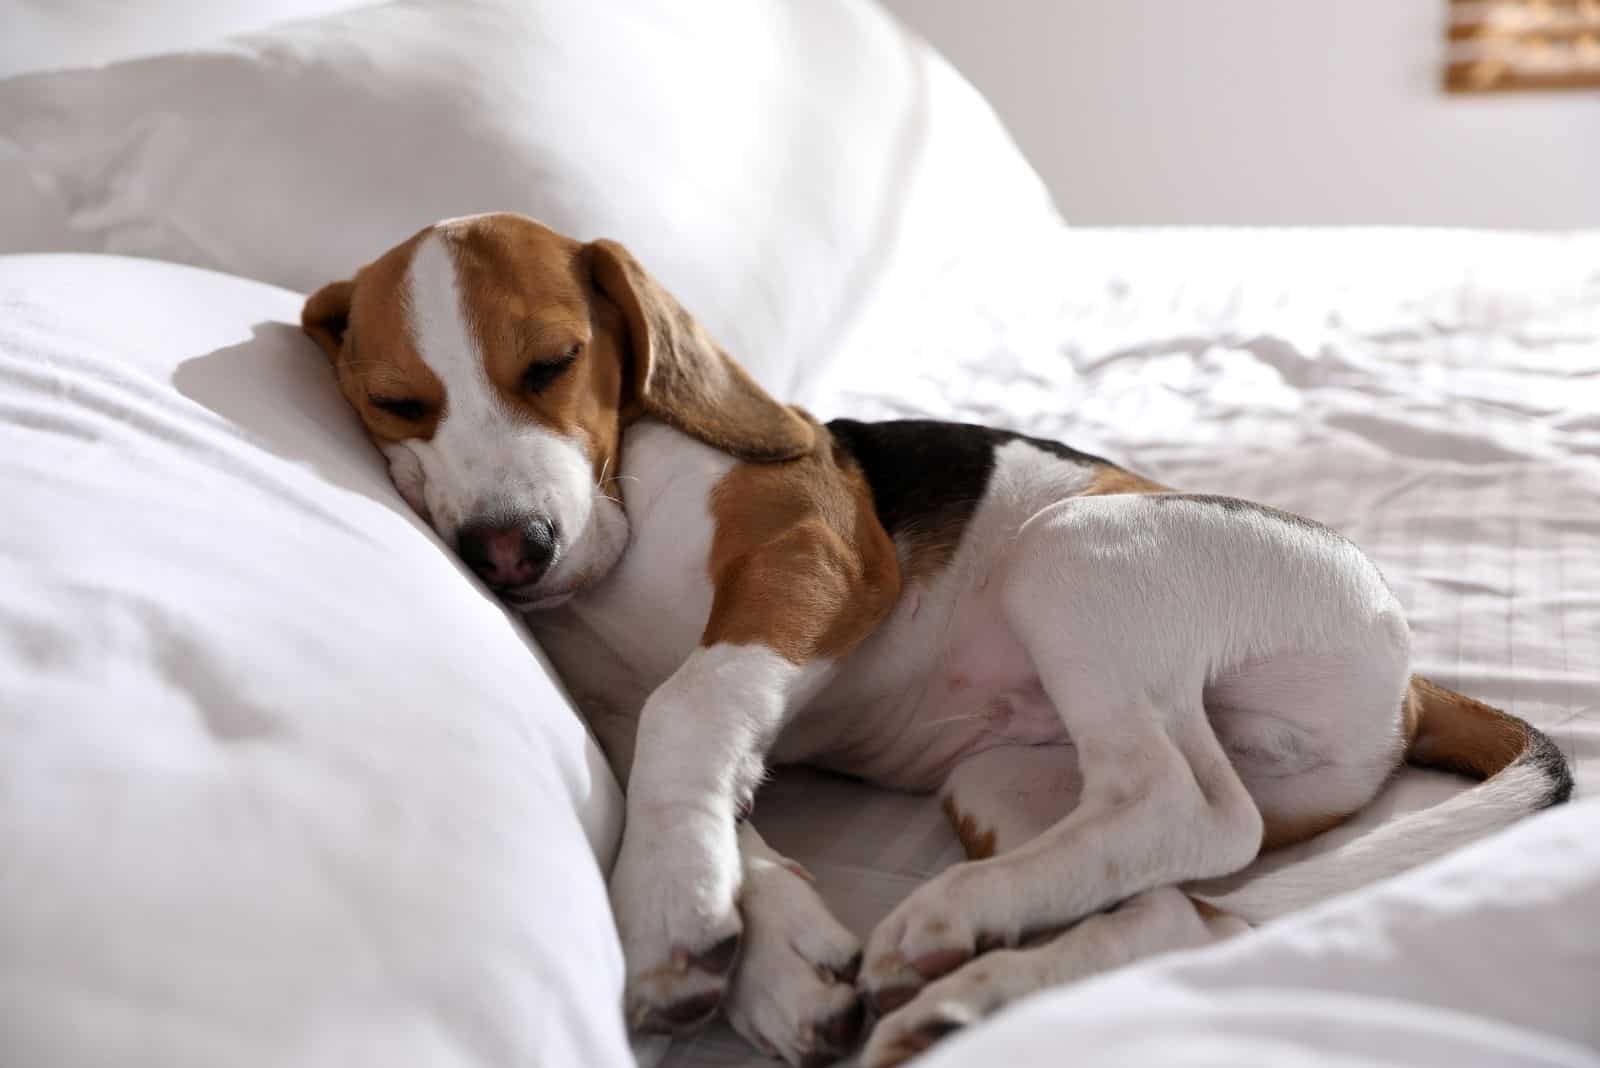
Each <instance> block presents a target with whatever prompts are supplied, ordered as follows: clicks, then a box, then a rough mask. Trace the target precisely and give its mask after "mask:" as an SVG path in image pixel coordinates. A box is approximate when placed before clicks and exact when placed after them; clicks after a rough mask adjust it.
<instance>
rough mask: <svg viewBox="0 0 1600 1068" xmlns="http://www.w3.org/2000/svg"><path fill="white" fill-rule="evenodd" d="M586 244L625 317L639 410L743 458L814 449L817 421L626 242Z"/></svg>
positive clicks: (784, 456)
mask: <svg viewBox="0 0 1600 1068" xmlns="http://www.w3.org/2000/svg"><path fill="white" fill-rule="evenodd" d="M586 251H587V253H588V255H589V260H590V264H591V270H592V271H593V273H594V280H595V284H596V285H597V286H598V287H599V289H600V292H602V293H604V294H605V295H606V296H607V297H609V298H610V299H611V301H612V302H613V303H614V304H616V306H617V308H618V309H619V310H620V311H621V312H622V318H623V320H624V321H625V322H626V323H627V327H628V347H629V349H630V350H631V352H632V355H633V368H632V370H633V399H634V403H635V405H636V406H637V408H638V409H639V410H641V411H642V412H643V413H644V414H648V415H653V416H655V417H656V418H657V419H660V420H661V421H662V422H664V423H666V424H668V425H669V426H672V427H676V428H677V429H678V430H681V431H683V432H684V433H685V434H688V435H690V436H691V437H695V438H699V439H700V440H701V441H703V442H705V443H706V444H707V445H710V446H712V447H713V448H717V449H721V450H722V451H723V452H728V453H732V454H733V455H734V456H737V457H739V458H740V459H742V460H755V461H760V462H767V461H773V460H790V459H793V458H794V457H796V456H804V455H806V454H807V453H809V452H810V451H811V449H812V447H813V446H814V445H815V443H816V435H815V433H814V431H813V430H812V424H811V423H809V422H808V421H807V420H806V419H804V418H803V417H802V416H801V415H800V414H799V413H798V412H796V411H795V410H794V409H792V408H788V407H786V406H784V405H782V404H779V403H778V402H777V401H776V400H773V399H772V397H771V396H770V395H768V394H767V392H766V391H765V390H763V389H762V388H761V387H760V386H759V385H757V384H756V381H755V379H753V378H751V377H750V376H749V375H748V374H746V373H745V371H744V368H742V367H740V366H739V365H738V364H737V363H735V362H734V361H733V359H732V358H731V357H729V356H728V354H727V353H725V352H723V351H722V349H720V348H718V347H717V344H716V342H714V341H712V340H711V336H710V335H709V334H707V333H706V331H705V328H704V327H702V326H701V325H700V324H699V323H698V322H696V321H695V320H694V317H693V316H691V315H690V314H689V313H688V312H686V311H684V310H683V307H682V306H681V305H679V304H678V302H677V301H676V300H674V299H672V296H671V295H670V294H669V293H668V292H667V291H666V290H665V289H663V288H662V287H661V286H660V285H659V284H657V282H656V280H655V279H654V278H651V277H650V275H649V273H648V272H647V271H645V269H644V268H643V267H640V266H639V263H638V261H637V260H635V259H634V258H633V256H632V255H630V254H629V252H628V250H627V249H625V248H623V247H622V246H621V245H619V244H617V243H616V242H615V241H594V242H591V243H590V244H589V245H588V246H587V249H586Z"/></svg>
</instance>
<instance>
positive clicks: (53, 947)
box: [0, 256, 628, 1068]
mask: <svg viewBox="0 0 1600 1068" xmlns="http://www.w3.org/2000/svg"><path fill="white" fill-rule="evenodd" d="M300 303H301V298H300V296H298V295H297V294H294V293H290V292H286V291H283V290H280V289H275V288H272V287H269V286H265V285H261V284H259V283H255V282H246V281H243V280H239V279H232V278H227V277H224V276H221V275H217V274H212V273H209V272H205V271H199V270H195V269H192V268H187V267H178V266H174V265H170V264H160V263H150V262H140V261H133V260H124V259H119V258H112V257H98V256H21V257H0V306H3V307H4V308H5V314H4V315H3V316H0V501H4V502H5V504H4V510H5V512H4V514H5V521H4V522H0V589H3V590H4V591H5V593H4V596H3V597H0V812H3V818H0V857H3V858H4V860H3V862H0V947H3V950H0V1035H4V1036H5V1037H4V1039H3V1040H0V1045H3V1047H4V1050H5V1052H4V1055H3V1056H0V1060H4V1061H5V1063H7V1064H16V1065H41V1066H42V1065H73V1066H75V1068H84V1066H94V1065H105V1066H108V1068H109V1066H116V1068H128V1066H130V1065H150V1066H159V1068H182V1066H189V1065H193V1066H196V1068H199V1066H206V1068H213V1066H216V1065H229V1066H230V1068H256V1066H261V1068H265V1066H269V1065H270V1066H279V1065H285V1064H295V1065H298V1066H321V1065H327V1066H329V1068H333V1066H337V1068H350V1066H362V1065H373V1066H379V1065H382V1066H388V1065H398V1064H427V1065H441V1066H468V1065H481V1066H488V1065H497V1066H498V1065H505V1064H511V1063H518V1064H525V1063H540V1064H551V1065H612V1064H620V1063H625V1062H626V1058H627V1056H628V1054H627V1046H626V1040H625V1036H624V1034H623V1024H622V1018H621V1013H620V1012H619V1011H618V1005H619V1004H620V998H621V981H622V959H621V952H620V948H619V946H618V943H617V939H616V934H615V930H614V928H613V925H612V921H611V917H610V912H609V910H608V908H607V900H606V894H605V886H604V880H603V877H602V874H601V865H602V863H608V862H609V858H610V855H611V851H612V849H613V846H614V844H615V841H616V837H617V832H618V829H619V826H620V820H621V805H620V796H619V794H618V791H617V788H616V785H615V783H614V782H613V780H612V779H611V776H610V775H609V773H608V772H607V770H606V769H605V767H604V764H603V763H602V761H601V759H600V757H599V754H598V752H597V751H596V749H595V747H594V746H593V745H592V744H591V742H590V740H589V738H588V736H587V734H586V733H585V730H584V728H583V726H582V724H581V723H580V721H579V720H578V719H577V717H576V716H575V715H574V714H573V713H572V711H571V710H570V708H569V707H568V705H567V704H566V702H565V701H564V700H563V698H562V696H561V695H560V693H559V692H558V690H557V687H556V685H555V684H554V682H553V681H552V680H551V677H550V676H549V675H548V674H547V673H546V671H545V669H544V668H543V666H542V664H541V662H540V660H539V659H538V658H537V655H536V653H535V651H534V650H533V648H532V646H531V645H530V643H529V641H528V638H527V636H526V633H525V632H524V630H523V629H522V627H521V626H520V625H519V624H518V623H516V622H515V621H513V620H512V619H510V618H509V617H508V616H507V615H506V613H505V612H504V611H502V609H501V608H500V607H499V605H498V604H497V602H495V601H493V600H492V599H491V598H490V597H489V596H488V595H487V594H486V593H484V592H482V591H481V590H480V589H479V588H478V587H477V586H476V584H475V583H474V582H473V581H472V580H471V579H469V578H467V577H466V576H465V575H464V574H463V573H462V571H461V570H460V568H459V567H458V566H457V565H456V564H455V563H453V561H452V558H451V557H450V556H449V555H448V554H447V553H445V552H443V551H442V550H441V548H440V547H439V545H438V544H437V542H436V541H435V540H434V539H433V537H432V536H431V535H430V534H429V533H428V532H427V531H426V530H425V529H424V528H423V527H422V526H421V524H419V523H418V522H417V520H416V519H414V518H413V516H412V515H411V513H410V511H409V510H408V509H407V508H406V506H405V505H404V504H403V503H402V502H401V500H400V499H399V497H398V496H397V495H396V494H395V493H394V491H393V490H392V489H391V487H390V485H389V481H388V479H387V477H386V475H385V473H384V469H383V465H382V461H381V459H380V458H379V457H378V455H377V454H376V452H375V451H374V450H373V449H372V448H371V446H370V445H369V444H368V443H367V442H366V441H365V440H364V436H363V434H362V432H361V430H360V428H359V426H358V425H357V423H356V421H355V418H354V416H353V415H352V414H351V413H350V412H349V411H348V409H347V408H346V406H345V405H344V403H343V402H342V401H341V400H340V399H339V397H338V395H337V393H336V391H335V390H334V389H333V388H332V386H331V384H330V381H329V372H328V367H327V364H326V361H325V360H324V359H323V358H322V356H321V355H320V353H318V352H317V350H316V349H315V347H314V346H312V345H311V344H310V343H309V342H308V341H306V339H305V338H304V337H302V336H301V335H300V333H299V330H298V329H297V328H296V327H295V326H293V325H291V324H292V323H294V322H295V321H297V319H298V315H299V310H300ZM597 854H598V858H597Z"/></svg>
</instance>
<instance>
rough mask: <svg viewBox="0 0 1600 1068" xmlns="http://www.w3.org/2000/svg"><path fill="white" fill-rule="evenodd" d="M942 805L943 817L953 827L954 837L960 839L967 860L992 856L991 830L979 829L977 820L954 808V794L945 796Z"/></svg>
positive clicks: (992, 837)
mask: <svg viewBox="0 0 1600 1068" xmlns="http://www.w3.org/2000/svg"><path fill="white" fill-rule="evenodd" d="M943 807H944V815H945V818H946V819H948V820H949V821H950V826H951V827H953V828H954V829H955V832H956V837H957V838H959V839H960V840H961V848H962V850H963V851H964V852H965V853H966V854H967V859H968V860H987V859H989V858H990V857H992V856H994V848H995V839H994V831H993V830H988V831H981V830H979V829H978V821H977V820H975V819H973V818H972V817H971V816H970V815H967V814H965V813H963V812H962V811H961V810H960V809H958V808H956V799H955V797H954V795H950V796H946V797H945V799H944V806H943Z"/></svg>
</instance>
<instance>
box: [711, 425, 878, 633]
mask: <svg viewBox="0 0 1600 1068" xmlns="http://www.w3.org/2000/svg"><path fill="white" fill-rule="evenodd" d="M815 432H816V434H817V435H818V436H819V437H823V438H825V437H826V433H827V432H826V431H825V430H823V429H822V428H821V427H815ZM711 513H712V517H713V519H714V520H715V530H714V532H713V534H712V539H711V556H710V561H709V565H708V570H709V572H710V576H711V582H712V586H713V588H714V591H715V592H714V594H713V597H712V603H711V618H710V620H709V621H708V622H707V624H706V629H705V633H704V634H703V635H702V637H701V644H702V645H714V644H717V643H719V642H727V643H732V644H736V645H745V644H760V645H765V646H767V647H769V648H771V649H772V650H774V651H775V652H777V653H778V654H780V655H781V656H783V657H785V658H787V659H788V660H790V661H793V662H794V663H804V662H806V661H808V660H813V659H818V658H826V657H838V656H841V655H843V654H844V653H846V652H848V651H849V650H850V649H852V648H854V647H855V646H856V644H858V643H859V642H860V641H861V640H862V639H863V638H865V637H866V636H867V635H868V634H870V633H871V632H872V630H873V629H874V628H875V627H877V625H878V624H879V623H880V622H882V620H883V618H884V617H885V616H887V615H888V614H889V610H890V609H891V608H892V607H893V605H894V602H895V600H896V598H898V597H899V596H900V568H899V564H898V563H897V561H896V559H895V552H894V543H893V542H891V541H890V540H889V535H888V534H887V533H885V532H884V529H883V527H882V525H881V524H880V523H879V522H878V517H877V515H876V513H875V512H874V511H873V507H872V493H871V491H870V490H869V489H868V487H867V484H866V481H865V479H864V478H862V476H861V472H860V471H859V470H858V469H857V468H856V467H855V466H854V465H853V464H850V463H849V461H848V457H846V456H844V455H843V454H842V453H840V452H839V451H838V450H835V449H819V450H817V451H816V452H814V453H812V454H811V455H809V456H806V457H803V458H801V459H798V460H790V461H788V462H786V463H778V464H759V465H758V464H740V465H739V466H737V467H735V468H734V469H733V470H732V471H729V472H728V473H727V474H726V475H724V476H723V478H722V480H721V481H720V482H718V483H717V485H716V486H715V487H714V488H713V489H712V491H711Z"/></svg>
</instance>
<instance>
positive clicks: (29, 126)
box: [0, 0, 1055, 394]
mask: <svg viewBox="0 0 1600 1068" xmlns="http://www.w3.org/2000/svg"><path fill="white" fill-rule="evenodd" d="M0 189H4V190H5V191H6V192H7V193H8V194H9V195H10V197H11V203H10V205H9V207H8V208H5V209H3V210H4V211H5V212H6V214H5V215H3V216H0V251H3V250H6V249H10V250H24V249H41V248H92V249H98V250H103V251H110V252H121V253H128V254H138V255H147V256H154V257H159V258H163V259H171V260H177V261H182V262H187V263H193V264H198V265H202V266H208V267H212V268H216V269H220V270H225V271H228V272H230V273H234V274H239V275H244V276H247V277H252V278H258V279H261V280H264V281H268V282H272V283H274V284H278V285H284V286H288V287H291V288H296V289H301V290H307V289H310V288H312V287H315V286H318V285H320V284H322V283H324V282H327V281H329V280H331V279H333V278H338V277H345V276H347V275H349V274H350V273H351V271H352V270H353V269H354V268H355V267H357V266H358V265H359V264H361V263H362V262H364V261H365V260H367V259H370V258H372V257H374V256H376V255H377V254H378V253H379V252H381V251H382V250H384V249H386V248H388V247H389V246H390V245H392V244H394V243H396V242H398V241H400V240H402V239H404V238H405V237H407V236H409V235H410V234H411V233H413V232H414V231H416V230H417V229H419V228H421V227H422V226H423V225H425V224H427V223H429V222H432V221H434V220H436V219H438V218H441V217H447V216H453V215H461V214H467V213H471V212H478V211H486V210H516V211H522V212H525V213H527V214H530V215H533V216H536V217H538V218H540V219H542V220H544V221H545V222H547V223H549V224H550V225H551V226H553V227H555V228H556V229H558V230H561V231H563V232H566V233H569V234H571V235H572V236H575V237H579V238H591V237H598V236H607V237H613V238H616V239H619V240H621V241H623V242H624V243H626V244H627V245H629V246H630V247H631V248H632V250H633V251H634V253H635V254H636V255H637V256H638V257H639V258H640V259H641V260H642V262H644V263H645V265H646V266H647V267H649V268H650V269H651V270H652V271H654V272H655V273H656V274H657V275H658V276H660V277H661V278H662V280H663V281H664V282H665V283H666V284H667V285H668V287H669V288H671V289H672V290H674V292H676V293H677V295H678V296H679V297H680V298H681V299H683V300H684V302H685V303H686V304H687V306H688V307H689V308H690V309H691V310H693V311H694V312H695V313H696V314H697V315H698V316H699V317H701V318H702V319H703V320H705V321H706V322H707V325H708V326H709V327H710V328H711V330H712V332H713V333H714V334H716V335H717V336H718V338H719V339H720V340H721V341H722V342H723V343H724V344H725V345H727V346H728V348H729V349H730V351H732V352H733V353H734V354H735V355H736V356H738V357H739V358H740V359H742V360H743V361H744V362H745V363H746V365H747V366H749V367H750V368H751V370H752V371H753V372H755V373H756V374H757V375H758V376H759V377H761V378H762V379H763V380H764V381H765V382H766V383H767V384H768V385H769V386H771V387H772V388H774V389H777V390H779V391H781V392H785V393H789V394H793V393H794V392H796V387H797V385H798V384H799V382H800V380H801V379H802V378H803V377H805V376H806V375H807V374H809V373H810V372H812V371H814V370H816V369H818V368H819V367H820V365H821V364H822V363H823V362H824V361H827V360H832V359H842V358H849V356H850V354H851V352H852V348H851V343H852V341H853V340H854V339H856V338H857V337H858V336H861V334H860V330H859V329H858V328H860V327H862V326H863V324H864V320H867V319H870V318H871V315H872V313H873V312H874V310H875V309H877V308H879V307H883V306H885V305H884V303H883V301H882V299H881V298H882V297H883V295H884V293H885V292H886V291H887V292H890V293H892V292H896V291H900V292H920V291H921V289H920V287H921V285H922V280H923V279H925V278H926V277H927V276H928V275H929V274H930V273H934V272H937V271H938V269H939V267H940V265H941V264H943V263H945V262H946V261H948V260H949V259H951V258H952V257H958V256H966V257H968V258H972V257H974V256H978V255H984V253H982V252H981V251H980V250H985V249H989V248H992V247H1003V246H1004V244H1005V241H1006V240H1007V237H1006V235H1008V234H1012V233H1016V232H1026V231H1030V230H1037V229H1039V228H1041V227H1051V226H1053V225H1054V223H1055V216H1054V212H1053V208H1052V207H1051V205H1050V202H1049V198H1048V195H1047V194H1046V192H1045V190H1044V187H1043V185H1042V183H1040V182H1039V180H1038V178H1037V176H1035V175H1034V173H1033V172H1032V170H1030V169H1029V167H1028V166H1027V164H1026V163H1025V162H1023V160H1022V159H1021V157H1020V156H1019V155H1018V153H1017V151H1016V149H1015V147H1014V146H1013V145H1012V144H1011V142H1010V140H1009V138H1008V137H1007V135H1006V133H1005V131H1004V130H1003V129H1002V128H1001V126H1000V124H999V123H998V121H997V120H996V119H995V117H994V115H993V114H992V112H990V110H989V109H988V107H987V105H985V104H984V102H983V100H982V99H981V98H980V97H979V96H978V95H977V94H976V93H975V92H974V91H973V90H972V89H971V87H970V86H968V85H967V84H966V83H965V82H963V81H962V80H961V78H960V77H959V76H958V75H957V74H955V73H954V72H953V71H952V70H951V69H950V67H949V66H948V65H947V64H945V63H944V62H943V61H942V60H940V59H939V58H938V57H937V56H936V55H935V54H934V53H933V52H932V51H931V50H930V49H929V48H928V47H927V46H926V45H924V44H923V43H921V42H920V41H919V40H917V39H916V38H914V37H913V36H911V35H910V34H908V33H907V32H905V31H904V30H902V29H901V28H900V27H899V26H898V25H897V24H896V23H895V22H894V21H893V20H892V19H890V18H889V17H888V16H887V15H885V14H884V13H883V12H882V11H881V10H879V9H878V8H877V7H875V6H874V5H872V4H871V3H868V2H866V0H695V2H693V3H684V2H682V0H626V2H607V3H595V2H593V0H397V2H393V3H387V4H382V5H378V6H375V7H369V8H363V9H358V10H353V11H349V12H345V13H341V14H337V15H332V16H329V17H325V18H320V19H316V20H312V21H307V22H301V23H293V24H288V25H284V26H280V27H278V28H276V29H273V30H271V31H268V32H263V33H259V34H255V35H251V36H246V37H241V38H236V39H233V40H231V41H229V42H226V43H220V44H217V45H215V46H212V47H208V48H203V49H196V50H193V51H189V52H185V53H182V54H175V55H169V56H163V57H160V58H156V59H149V60H141V61H137V62H129V63H122V64H117V65H114V66H111V67H108V68H105V69H100V70H85V71H67V72H56V73H49V74H39V75H30V76H24V77H20V78H15V79H11V80H9V81H7V82H4V83H0ZM41 220H43V221H42V222H41ZM987 258H990V259H992V262H993V271H992V276H993V278H994V281H995V284H996V285H1000V286H1003V285H1004V284H1005V283H1006V274H1007V272H1006V267H1005V259H1004V257H1003V256H1000V255H995V256H993V257H987ZM903 313H904V309H900V310H897V311H896V312H895V313H894V314H895V315H896V316H900V315H903ZM917 314H918V315H919V316H920V317H922V318H923V319H925V320H932V321H933V323H934V325H937V320H938V317H939V316H940V315H941V314H942V309H941V308H939V307H938V306H937V304H935V305H932V306H928V307H922V308H919V309H917ZM867 333H868V334H869V335H877V336H882V334H883V331H881V330H879V331H868V332H867ZM862 355H863V358H866V357H868V356H870V355H871V351H870V350H864V351H863V353H862Z"/></svg>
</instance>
